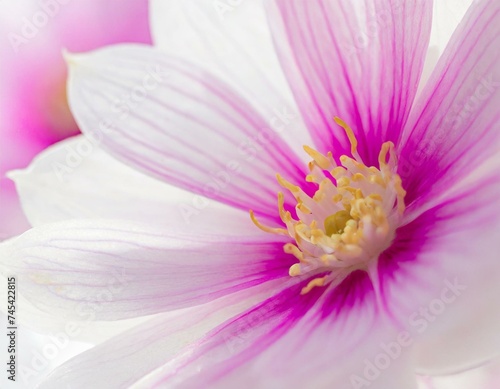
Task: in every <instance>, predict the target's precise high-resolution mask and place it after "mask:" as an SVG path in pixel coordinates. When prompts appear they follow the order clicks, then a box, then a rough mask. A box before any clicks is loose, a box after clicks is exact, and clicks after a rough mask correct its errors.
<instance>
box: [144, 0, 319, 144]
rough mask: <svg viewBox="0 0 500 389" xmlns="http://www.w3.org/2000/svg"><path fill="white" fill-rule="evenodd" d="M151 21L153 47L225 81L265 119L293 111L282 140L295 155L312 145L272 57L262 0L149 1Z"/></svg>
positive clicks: (269, 35)
mask: <svg viewBox="0 0 500 389" xmlns="http://www.w3.org/2000/svg"><path fill="white" fill-rule="evenodd" d="M151 23H152V33H153V40H154V43H155V45H156V46H158V47H160V48H161V49H162V50H164V51H166V52H168V53H170V54H172V55H175V56H180V57H182V58H186V59H189V60H190V61H193V62H195V63H198V64H200V65H202V66H203V67H204V68H206V69H207V70H209V71H210V72H212V73H214V74H216V75H217V76H219V77H221V78H222V79H224V80H226V81H227V82H228V83H229V84H230V85H232V86H234V87H235V88H236V89H237V90H238V92H239V93H241V94H242V95H243V96H245V97H246V98H247V99H248V100H249V101H250V102H252V104H253V105H254V106H255V107H256V108H257V110H258V111H259V112H260V113H261V114H262V115H263V117H265V118H268V119H271V118H273V117H275V116H276V110H279V111H282V110H284V109H285V108H286V110H287V111H288V112H293V113H295V115H296V116H297V118H295V119H294V120H293V122H291V123H289V124H287V128H286V131H285V133H284V134H283V136H284V137H285V139H287V141H288V142H289V144H290V145H291V146H292V147H294V146H295V148H296V151H298V152H302V149H299V147H302V145H303V144H312V143H311V141H310V136H309V134H308V131H307V129H306V128H305V125H304V124H303V122H302V120H300V119H299V117H298V116H299V114H298V109H297V107H296V105H295V102H294V99H293V97H292V94H291V91H290V88H289V86H288V83H287V81H286V80H285V77H284V75H283V71H282V70H281V66H280V64H279V61H278V58H277V56H276V52H275V48H274V45H273V40H272V37H271V34H270V31H269V28H268V20H267V17H266V15H265V13H264V6H263V0H252V1H239V2H238V1H213V0H169V1H164V0H153V1H152V2H151Z"/></svg>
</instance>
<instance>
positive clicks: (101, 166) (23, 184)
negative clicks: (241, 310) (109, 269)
mask: <svg viewBox="0 0 500 389" xmlns="http://www.w3.org/2000/svg"><path fill="white" fill-rule="evenodd" d="M9 177H11V178H12V179H13V180H14V181H15V183H16V186H17V190H18V193H19V196H20V198H21V202H22V205H23V210H24V212H25V214H26V215H27V217H28V219H29V221H30V223H31V224H32V225H33V226H39V225H43V224H47V223H53V222H58V221H62V220H67V219H72V218H89V219H90V218H103V219H104V218H107V219H123V220H130V221H138V222H147V223H154V224H161V225H172V226H175V227H176V229H179V230H183V229H184V230H185V229H188V230H189V231H192V232H194V231H201V232H202V231H203V230H206V229H209V228H212V229H216V230H217V231H218V232H220V233H251V232H252V231H255V228H253V226H252V225H251V223H248V221H249V216H248V214H246V213H243V212H240V211H237V210H235V209H233V208H231V207H227V206H224V205H222V204H219V203H216V202H211V201H209V200H208V199H206V198H201V197H199V196H198V197H195V195H194V194H192V193H189V192H187V191H184V190H181V189H178V188H175V187H172V186H169V185H167V184H165V183H163V182H161V181H158V180H156V179H154V178H151V177H148V176H146V175H145V174H142V173H140V172H137V171H136V170H134V169H132V168H130V167H128V166H127V165H125V164H123V163H121V162H119V161H117V160H116V159H114V158H112V157H111V156H109V155H108V154H107V153H105V152H104V151H103V150H102V149H100V148H99V146H98V145H97V144H96V143H94V142H91V141H90V140H89V139H87V138H85V137H84V136H77V137H74V138H71V139H67V140H65V141H63V142H60V143H58V144H56V145H54V146H52V147H50V148H48V149H47V150H46V151H44V152H42V153H41V154H40V155H39V156H37V157H36V158H35V160H34V161H33V162H32V163H31V165H30V166H29V168H28V169H26V170H22V171H16V172H11V173H10V174H9ZM246 226H248V228H246Z"/></svg>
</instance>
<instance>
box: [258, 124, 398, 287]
mask: <svg viewBox="0 0 500 389" xmlns="http://www.w3.org/2000/svg"><path fill="white" fill-rule="evenodd" d="M335 121H336V123H337V124H339V125H340V126H341V127H343V128H344V129H345V131H346V133H347V136H348V138H349V140H350V143H351V154H352V156H353V158H350V157H348V156H346V155H343V156H341V157H340V166H339V165H337V163H336V162H335V160H334V159H333V156H332V154H331V152H329V153H328V154H327V155H323V154H321V153H320V152H318V151H316V150H314V149H312V148H310V147H308V146H305V147H304V150H305V151H306V153H308V154H309V155H310V156H311V158H312V161H311V162H310V163H309V174H308V175H307V176H306V181H308V182H314V183H316V184H317V185H318V189H317V191H316V193H315V194H314V196H313V197H312V198H311V197H310V196H308V195H307V194H306V193H305V192H304V191H303V190H302V189H301V188H300V187H299V186H296V185H294V184H292V183H290V182H288V181H287V180H285V179H284V178H283V177H281V176H280V175H279V174H278V175H277V179H278V182H279V184H280V185H281V186H282V187H283V188H285V189H287V190H288V191H289V192H290V193H291V194H292V195H293V196H294V198H295V200H296V201H297V204H296V212H297V216H298V220H295V219H294V218H293V217H292V215H291V213H290V212H288V211H286V210H285V207H284V204H285V196H284V194H283V193H282V192H280V193H278V209H279V214H280V217H281V220H282V221H283V223H284V224H285V225H286V229H284V228H270V227H266V226H263V225H262V224H260V223H259V222H258V221H257V220H256V218H255V216H254V214H253V212H250V215H251V218H252V220H253V222H254V223H255V225H256V226H257V227H259V228H260V229H262V230H264V231H266V232H269V233H274V234H282V235H289V236H290V237H291V238H293V239H294V240H295V243H287V244H286V245H285V246H284V250H285V252H286V253H288V254H291V255H294V256H295V257H296V258H297V259H298V261H299V262H298V263H296V264H294V265H293V266H292V267H291V268H290V276H292V277H295V276H301V275H304V274H311V275H315V274H318V277H316V278H313V279H312V281H310V282H309V284H308V285H307V286H306V287H304V288H303V289H302V293H303V294H305V293H308V292H309V291H310V290H312V289H313V288H314V287H320V286H325V285H328V284H332V283H339V282H341V280H343V279H344V278H345V277H346V276H347V275H348V274H349V273H351V272H352V271H354V270H366V271H368V269H369V266H370V264H371V263H373V261H376V260H377V258H378V256H379V254H380V253H381V252H382V251H383V250H385V249H386V248H387V247H388V246H389V245H390V244H391V242H392V240H393V238H394V233H395V230H396V228H397V227H398V223H399V222H400V219H401V216H402V214H403V212H404V210H405V204H404V197H405V194H406V192H405V191H404V189H403V187H402V184H401V178H400V177H399V175H398V174H397V173H396V164H397V162H396V158H395V155H394V151H393V149H394V145H393V144H392V142H386V143H384V144H383V145H382V148H381V151H380V154H379V168H376V167H373V166H371V167H367V166H366V165H365V164H364V163H363V161H362V159H361V157H360V156H359V154H358V152H357V140H356V137H355V136H354V133H353V131H352V130H351V129H350V128H349V126H348V125H347V124H346V123H345V122H343V121H342V120H340V119H339V118H335ZM332 178H333V180H332ZM325 273H327V275H324V274H325ZM320 274H321V276H319V275H320Z"/></svg>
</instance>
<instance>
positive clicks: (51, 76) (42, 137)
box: [0, 0, 151, 239]
mask: <svg viewBox="0 0 500 389" xmlns="http://www.w3.org/2000/svg"><path fill="white" fill-rule="evenodd" d="M0 9H1V14H0V15H1V16H0V23H1V24H0V26H1V27H0V32H1V37H2V39H1V41H0V56H1V58H2V60H1V64H0V70H1V72H0V85H1V89H0V120H1V126H0V141H1V148H2V152H1V154H0V197H1V198H0V200H1V208H0V220H1V222H0V239H2V238H6V237H7V236H13V235H15V234H18V233H20V232H22V231H24V230H26V229H27V228H28V227H29V225H28V224H27V222H26V220H25V219H24V217H23V216H22V214H21V211H20V207H19V205H18V201H17V198H16V197H17V196H16V193H15V189H14V186H13V184H12V182H11V181H10V180H8V179H7V178H6V177H5V173H6V172H7V171H9V170H12V169H17V168H24V167H26V166H27V165H28V164H29V162H30V161H31V160H32V158H33V157H34V156H35V155H36V154H37V153H38V152H40V151H41V150H43V149H44V148H46V147H47V146H49V145H51V144H52V143H54V142H57V141H59V140H61V139H64V138H66V137H68V136H71V135H75V134H77V133H79V130H78V127H77V125H76V123H75V122H74V119H73V116H72V114H71V113H70V111H69V108H68V104H67V100H66V78H67V70H66V65H65V63H64V60H63V57H62V50H63V49H67V50H71V51H74V52H81V51H88V50H92V49H95V48H97V47H101V46H105V45H110V44H113V43H119V42H142V43H149V42H150V41H151V38H150V34H149V23H148V1H147V0H113V1H100V0H73V1H70V2H68V1H61V2H59V1H57V0H53V1H42V2H39V1H34V0H23V1H15V2H14V1H12V2H11V1H7V2H2V4H1V5H0Z"/></svg>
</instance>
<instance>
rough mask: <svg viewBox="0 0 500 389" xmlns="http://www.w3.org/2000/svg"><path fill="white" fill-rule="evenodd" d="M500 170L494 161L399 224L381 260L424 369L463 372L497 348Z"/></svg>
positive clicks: (397, 312) (388, 294) (396, 312)
mask: <svg viewBox="0 0 500 389" xmlns="http://www.w3.org/2000/svg"><path fill="white" fill-rule="evenodd" d="M499 171H500V165H499V163H498V159H496V161H494V163H491V165H490V169H489V171H483V172H482V174H481V175H477V176H476V177H474V179H473V180H470V181H469V182H468V183H466V184H464V185H463V187H462V188H461V189H460V190H456V191H454V192H453V193H450V195H449V196H448V197H447V198H445V199H442V201H441V203H440V204H439V205H437V206H435V207H434V208H431V209H429V210H427V211H426V212H425V213H423V214H422V215H420V216H419V217H418V218H416V219H415V220H414V221H412V222H411V223H409V224H407V225H406V226H404V227H401V228H400V229H399V230H398V231H397V237H396V240H395V243H394V244H393V246H392V247H391V248H390V249H389V250H388V251H387V252H386V253H385V254H384V255H383V256H382V257H381V259H380V266H379V267H380V270H379V271H380V274H381V275H382V277H381V279H382V285H383V287H382V291H383V295H384V297H385V299H386V301H387V302H388V310H389V312H390V313H391V315H392V317H393V319H395V320H396V321H398V322H400V323H407V324H408V325H409V328H410V329H411V330H412V333H413V334H414V336H415V339H416V343H415V345H416V348H415V355H416V364H417V365H416V366H417V367H418V371H419V372H421V373H423V374H432V375H444V374H451V373H456V372H460V371H463V370H465V369H469V368H473V367H476V366H479V365H480V364H483V363H485V362H486V361H488V360H490V359H492V358H493V357H495V356H497V355H498V353H499V350H500V334H499V332H498V328H500V308H499V306H498V304H497V303H496V299H497V296H498V294H499V293H500V288H499V285H500V276H499V274H500V263H499V261H498V253H499V252H500V243H499V242H500V232H499V231H500V219H499V217H498V215H499V212H500V200H499V199H500V196H499V195H498V194H499V193H500V176H499V173H498V172H499ZM478 187H480V188H481V190H480V191H478V190H476V188H478Z"/></svg>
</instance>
